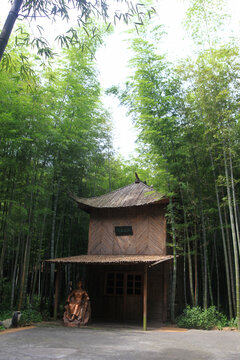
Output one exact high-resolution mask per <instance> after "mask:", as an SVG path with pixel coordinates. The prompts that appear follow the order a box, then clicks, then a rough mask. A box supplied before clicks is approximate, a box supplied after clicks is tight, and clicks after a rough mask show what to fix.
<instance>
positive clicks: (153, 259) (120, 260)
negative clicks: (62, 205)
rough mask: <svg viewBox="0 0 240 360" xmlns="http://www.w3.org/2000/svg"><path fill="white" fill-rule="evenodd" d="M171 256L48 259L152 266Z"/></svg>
mask: <svg viewBox="0 0 240 360" xmlns="http://www.w3.org/2000/svg"><path fill="white" fill-rule="evenodd" d="M172 258H173V256H172V255H164V256H161V255H78V256H70V257H64V258H56V259H49V260H46V262H51V263H80V264H103V265H104V264H105V265H107V264H138V263H146V264H154V263H160V262H163V261H167V260H171V259H172Z"/></svg>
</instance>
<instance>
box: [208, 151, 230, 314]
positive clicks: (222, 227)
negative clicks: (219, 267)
mask: <svg viewBox="0 0 240 360" xmlns="http://www.w3.org/2000/svg"><path fill="white" fill-rule="evenodd" d="M209 155H210V160H211V165H212V172H213V180H214V187H215V194H216V199H217V208H218V217H219V222H220V228H221V234H222V243H223V253H224V261H225V271H226V281H227V293H228V308H229V316H230V319H231V318H232V317H233V311H232V297H231V284H230V276H229V262H228V254H227V246H226V238H225V231H224V226H223V219H222V212H221V207H220V200H219V194H218V187H217V181H216V173H215V166H214V161H213V156H212V152H211V149H210V148H209Z"/></svg>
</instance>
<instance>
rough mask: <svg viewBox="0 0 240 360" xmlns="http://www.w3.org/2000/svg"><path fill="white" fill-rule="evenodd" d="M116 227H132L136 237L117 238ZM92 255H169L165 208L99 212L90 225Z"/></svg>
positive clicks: (152, 207) (90, 253)
mask: <svg viewBox="0 0 240 360" xmlns="http://www.w3.org/2000/svg"><path fill="white" fill-rule="evenodd" d="M115 226H132V229H133V235H130V236H116V234H115ZM88 254H89V255H134V254H135V255H166V220H165V217H164V208H163V207H161V206H153V205H152V206H146V207H139V208H130V209H127V208H125V209H111V210H109V209H108V210H103V209H101V210H97V209H95V210H94V211H93V212H92V214H91V218H90V224H89V241H88Z"/></svg>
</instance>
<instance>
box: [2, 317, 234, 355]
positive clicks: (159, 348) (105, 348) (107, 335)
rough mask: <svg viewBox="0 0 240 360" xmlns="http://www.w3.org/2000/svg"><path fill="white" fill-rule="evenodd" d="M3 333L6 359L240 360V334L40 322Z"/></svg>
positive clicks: (172, 328) (3, 350)
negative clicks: (66, 325) (69, 325)
mask: <svg viewBox="0 0 240 360" xmlns="http://www.w3.org/2000/svg"><path fill="white" fill-rule="evenodd" d="M17 330H18V331H11V332H9V331H7V332H3V333H1V335H0V359H1V360H13V359H14V360H20V359H21V360H33V359H36V360H38V359H67V360H75V359H84V360H100V359H101V360H105V359H106V360H108V359H114V360H123V359H126V360H128V359H129V360H132V359H137V360H143V359H144V360H145V359H146V360H152V359H156V360H157V359H158V360H205V359H206V360H240V332H238V331H218V330H213V331H203V330H184V329H177V328H174V327H164V328H150V329H149V330H148V331H146V332H144V331H142V330H141V329H140V328H139V327H137V326H135V327H134V326H133V327H129V326H128V327H124V326H117V325H114V324H113V325H111V326H109V325H106V324H97V325H95V326H94V325H91V326H90V327H84V328H65V327H62V326H59V324H58V323H48V324H46V323H45V324H40V325H38V326H37V327H35V328H34V327H32V328H24V331H20V330H21V329H17Z"/></svg>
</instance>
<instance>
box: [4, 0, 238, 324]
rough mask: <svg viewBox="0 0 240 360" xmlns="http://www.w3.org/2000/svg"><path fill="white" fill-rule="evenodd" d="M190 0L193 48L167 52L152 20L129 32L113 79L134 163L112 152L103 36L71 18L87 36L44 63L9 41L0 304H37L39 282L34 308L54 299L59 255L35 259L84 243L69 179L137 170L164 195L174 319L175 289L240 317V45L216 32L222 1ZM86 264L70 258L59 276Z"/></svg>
mask: <svg viewBox="0 0 240 360" xmlns="http://www.w3.org/2000/svg"><path fill="white" fill-rule="evenodd" d="M190 3H191V6H190V8H189V11H188V18H187V24H188V31H189V33H191V35H192V38H193V40H194V44H195V45H196V51H195V54H194V56H193V57H192V58H187V59H183V60H182V61H180V62H175V63H174V64H173V63H170V62H169V61H168V59H167V57H166V56H165V55H163V54H162V53H161V51H160V49H159V43H160V41H161V39H162V36H163V31H162V28H161V27H159V26H158V27H154V26H153V25H152V24H151V21H150V20H149V24H148V25H147V26H146V27H142V28H141V29H139V31H138V34H136V35H131V36H132V38H131V46H132V51H133V58H132V60H131V66H132V69H133V73H132V76H131V77H130V78H129V80H128V82H127V84H126V86H125V87H124V89H123V90H122V91H121V90H119V89H117V88H113V89H112V90H111V91H112V92H114V93H118V95H119V97H120V99H121V101H122V103H124V104H125V105H126V106H127V107H128V109H129V115H131V116H132V117H133V121H134V123H135V125H136V126H137V128H138V129H139V131H140V136H139V139H138V141H139V149H140V150H139V151H140V152H139V157H138V160H133V161H132V163H131V164H128V165H126V164H125V163H124V162H123V161H121V159H119V158H118V157H117V156H115V154H114V152H113V148H112V143H111V142H112V140H111V135H110V133H111V126H110V116H109V114H108V112H107V111H106V110H105V109H104V108H103V105H102V103H101V98H100V94H101V88H100V84H99V82H98V78H97V69H96V66H95V62H94V60H93V58H92V55H93V54H94V53H95V52H96V50H97V48H98V47H99V46H100V43H101V39H100V38H99V37H97V38H94V40H93V39H91V38H89V37H88V36H84V35H83V33H82V32H81V31H79V34H78V36H79V37H81V39H82V43H83V42H84V44H85V45H86V46H84V49H82V48H81V49H80V48H79V47H78V45H77V44H75V45H71V46H70V48H69V49H65V50H64V51H63V52H62V53H61V59H60V60H59V61H57V60H55V62H54V63H52V64H50V65H51V66H49V67H48V66H45V67H42V64H41V61H39V59H38V58H37V57H36V56H31V55H30V50H29V48H28V47H27V46H26V47H25V48H23V50H22V51H24V52H25V54H26V57H27V58H28V59H29V66H31V68H32V67H33V68H34V66H33V64H34V63H35V64H38V65H35V68H34V71H35V72H34V73H31V72H29V71H26V68H25V67H24V66H23V63H22V61H20V60H19V59H20V57H19V56H18V55H19V53H18V50H17V48H16V47H15V44H14V42H12V43H11V44H10V48H9V49H12V56H11V61H12V62H13V65H14V66H11V67H10V68H9V67H8V68H7V67H6V66H5V64H4V62H2V63H1V69H0V70H1V76H0V99H1V101H0V122H1V143H0V152H1V163H0V171H1V173H0V188H1V204H0V231H1V237H0V251H1V255H0V306H1V308H0V310H1V311H2V310H6V309H17V308H21V309H22V310H23V311H24V309H26V307H27V306H32V307H34V304H35V303H36V302H37V300H36V297H35V296H36V295H37V297H38V298H40V299H41V306H40V305H39V308H38V309H37V311H42V312H47V311H49V310H50V311H51V307H52V299H53V285H54V266H52V267H50V266H45V265H42V261H43V260H44V259H47V258H50V257H62V256H70V255H71V256H73V255H78V254H84V253H86V250H87V227H88V217H87V215H86V214H84V213H83V212H80V211H79V210H78V209H77V208H76V207H75V206H74V204H73V203H72V202H71V200H70V199H69V197H68V192H69V191H71V192H74V193H76V194H77V195H79V196H84V197H88V196H89V197H90V196H96V195H101V194H103V193H106V192H108V191H110V190H113V189H116V188H119V187H121V186H124V185H126V184H128V183H131V182H132V181H133V174H134V171H137V172H138V173H139V175H140V178H141V179H144V180H147V181H148V183H149V184H153V185H155V187H157V188H159V190H160V191H161V192H165V193H168V194H169V196H170V198H171V202H170V206H169V212H168V223H169V224H168V226H169V232H170V235H171V237H172V239H173V241H172V242H171V244H170V246H171V247H172V251H173V253H174V255H175V257H174V272H173V277H172V290H173V291H172V299H171V313H172V314H171V316H172V319H173V320H174V318H175V312H174V311H175V303H178V302H179V299H180V298H181V297H182V298H183V299H184V303H183V304H181V305H182V307H185V306H187V305H189V304H190V305H191V306H193V310H191V311H192V316H195V315H198V317H199V318H200V319H201V320H199V321H200V322H201V321H202V322H204V321H206V322H205V324H206V326H208V325H207V324H208V322H209V323H211V321H212V320H211V319H212V318H211V316H213V315H212V314H215V315H216V314H217V312H218V311H219V310H220V309H221V311H223V313H224V314H226V316H227V318H228V319H235V318H237V320H231V321H232V322H234V321H235V322H236V321H237V325H238V327H240V294H239V292H240V285H239V255H240V239H239V221H240V216H239V195H240V189H239V179H240V166H239V165H240V164H239V159H240V146H239V134H240V127H239V113H240V112H239V110H240V108H239V95H240V94H239V89H240V86H239V78H240V76H239V73H240V61H239V59H240V57H239V45H238V43H237V42H235V41H233V40H232V39H231V41H227V42H223V41H219V37H221V36H219V33H218V34H217V33H216V28H217V29H218V30H219V31H221V28H222V27H223V22H224V18H225V17H224V14H219V13H218V12H216V11H215V7H216V8H217V9H221V6H220V5H221V4H222V1H220V0H216V1H214V2H213V1H210V0H207V1H206V0H205V1H199V0H198V1H195V0H191V1H190ZM216 4H219V6H217V5H216ZM219 11H220V10H219ZM200 20H201V21H200ZM206 25H207V26H206ZM216 25H217V26H216ZM206 29H208V30H207V31H206ZM23 36H24V34H23ZM24 69H25V70H24ZM39 69H41V71H40V70H39ZM139 159H140V160H141V161H140V160H139ZM141 167H142V170H141ZM169 242H170V241H169ZM177 256H178V257H177ZM181 259H182V262H183V266H182V268H181ZM84 271H85V270H84V267H82V268H78V267H75V266H71V265H66V266H65V267H64V269H63V272H62V281H63V284H64V286H63V288H64V287H65V288H66V289H68V288H67V287H68V284H69V281H70V280H72V279H75V278H76V277H77V275H78V274H81V275H84ZM180 272H182V273H183V280H182V283H181V284H182V285H181V286H179V283H178V281H177V277H178V276H179V275H180ZM66 291H67V290H66ZM181 292H182V294H181ZM175 294H176V296H175ZM180 295H182V296H180ZM61 296H62V298H64V297H66V294H64V291H63V289H62V290H61ZM50 299H51V300H50ZM44 304H48V305H49V306H48V309H45V308H44V309H43V305H44ZM198 306H201V311H200V308H199V307H198ZM209 306H210V308H209ZM212 306H215V310H213V309H214V308H212ZM188 309H189V308H188ZM202 309H203V310H202ZM209 309H212V310H209ZM26 311H27V310H26ZM191 311H190V310H189V313H190V312H191ZM205 312H206V313H205ZM177 313H179V311H177ZM194 314H195V315H194ZM185 315H186V314H185ZM215 315H214V316H215ZM34 316H35V315H34ZM189 316H190V315H189ZM214 316H213V318H214ZM219 316H220V315H219ZM216 317H218V315H216ZM204 319H205V320H204ZM206 319H208V320H206ZM222 319H224V318H222ZM26 321H27V320H26ZM191 321H192V320H191ZM189 322H190V320H189ZM221 324H222V323H221V321H220V326H221ZM198 326H199V325H198ZM217 326H218V325H217Z"/></svg>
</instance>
